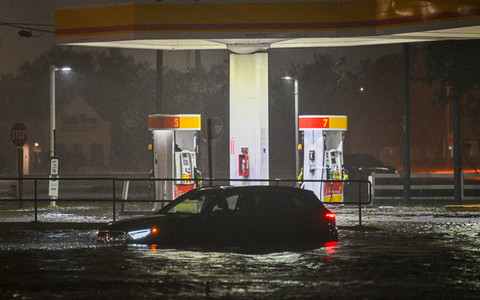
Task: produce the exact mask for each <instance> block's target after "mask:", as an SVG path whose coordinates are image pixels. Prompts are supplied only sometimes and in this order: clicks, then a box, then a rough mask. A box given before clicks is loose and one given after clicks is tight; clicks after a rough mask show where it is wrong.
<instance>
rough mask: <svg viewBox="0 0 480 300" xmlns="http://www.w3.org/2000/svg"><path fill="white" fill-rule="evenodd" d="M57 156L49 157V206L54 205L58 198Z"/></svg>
mask: <svg viewBox="0 0 480 300" xmlns="http://www.w3.org/2000/svg"><path fill="white" fill-rule="evenodd" d="M57 179H58V157H51V158H50V180H49V181H48V196H49V197H50V198H51V199H52V201H50V206H51V207H55V205H56V203H55V201H53V200H55V199H58V180H57Z"/></svg>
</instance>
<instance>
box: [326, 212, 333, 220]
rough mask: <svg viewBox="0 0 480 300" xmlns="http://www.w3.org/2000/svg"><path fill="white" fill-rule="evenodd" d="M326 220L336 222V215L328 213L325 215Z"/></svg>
mask: <svg viewBox="0 0 480 300" xmlns="http://www.w3.org/2000/svg"><path fill="white" fill-rule="evenodd" d="M325 218H327V219H329V220H335V214H334V213H331V212H328V213H326V214H325Z"/></svg>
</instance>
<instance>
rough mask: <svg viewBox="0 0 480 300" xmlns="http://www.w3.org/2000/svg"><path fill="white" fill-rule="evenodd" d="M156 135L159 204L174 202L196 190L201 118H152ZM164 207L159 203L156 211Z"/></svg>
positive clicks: (190, 116) (152, 116)
mask: <svg viewBox="0 0 480 300" xmlns="http://www.w3.org/2000/svg"><path fill="white" fill-rule="evenodd" d="M148 127H149V130H151V131H152V132H153V150H154V157H153V164H154V168H153V171H154V176H155V178H158V179H161V178H164V179H167V180H165V181H162V180H156V181H155V200H173V199H175V198H177V197H178V196H180V195H182V194H184V193H186V192H188V191H189V190H191V189H194V188H195V178H198V176H199V174H200V172H199V171H198V170H197V160H196V158H197V136H198V131H199V130H200V129H201V118H200V115H184V114H182V115H164V114H155V115H149V116H148ZM161 206H163V203H160V202H158V204H157V203H156V205H155V208H154V209H158V208H161Z"/></svg>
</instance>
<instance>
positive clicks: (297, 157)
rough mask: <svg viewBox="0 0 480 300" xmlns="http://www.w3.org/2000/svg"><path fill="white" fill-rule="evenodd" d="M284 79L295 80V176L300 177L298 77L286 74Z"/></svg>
mask: <svg viewBox="0 0 480 300" xmlns="http://www.w3.org/2000/svg"><path fill="white" fill-rule="evenodd" d="M282 79H285V80H293V86H294V95H295V177H298V175H299V173H298V170H299V165H300V157H299V155H300V150H299V148H298V79H296V78H292V77H290V76H284V77H282ZM295 179H297V178H295Z"/></svg>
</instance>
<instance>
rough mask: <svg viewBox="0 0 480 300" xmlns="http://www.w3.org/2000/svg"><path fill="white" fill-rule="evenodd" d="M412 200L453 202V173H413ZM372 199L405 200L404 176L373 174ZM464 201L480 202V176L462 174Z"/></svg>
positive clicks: (371, 177)
mask: <svg viewBox="0 0 480 300" xmlns="http://www.w3.org/2000/svg"><path fill="white" fill-rule="evenodd" d="M410 177H411V185H410V189H411V191H412V192H411V197H410V198H411V199H414V200H453V199H454V183H453V173H430V174H427V173H418V174H417V173H412V174H411V175H410ZM369 180H370V181H371V182H372V193H373V194H372V199H373V201H375V200H376V199H378V200H384V199H397V200H398V199H403V190H404V186H403V176H402V174H384V173H372V175H371V176H370V177H369ZM460 189H461V198H462V200H480V174H476V173H462V179H461V188H460Z"/></svg>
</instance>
